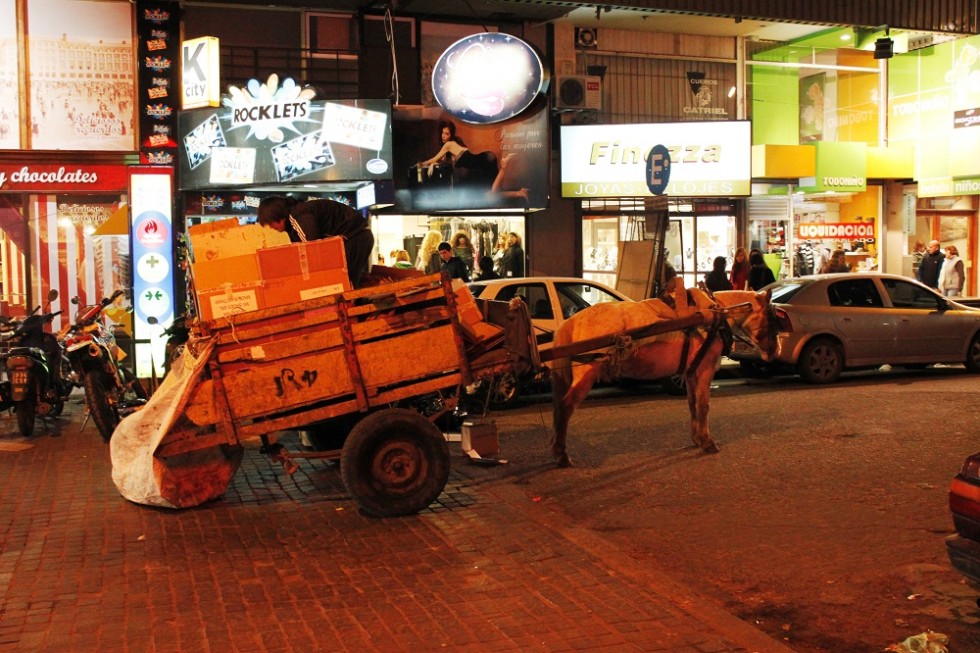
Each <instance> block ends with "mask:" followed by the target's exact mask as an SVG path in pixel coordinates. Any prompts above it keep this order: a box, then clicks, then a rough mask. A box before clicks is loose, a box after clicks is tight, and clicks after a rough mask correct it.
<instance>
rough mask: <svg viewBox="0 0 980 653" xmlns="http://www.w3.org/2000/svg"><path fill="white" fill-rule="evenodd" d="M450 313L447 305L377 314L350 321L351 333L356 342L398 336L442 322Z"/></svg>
mask: <svg viewBox="0 0 980 653" xmlns="http://www.w3.org/2000/svg"><path fill="white" fill-rule="evenodd" d="M450 315H451V313H450V311H449V308H448V307H447V306H431V307H429V308H424V309H421V310H418V311H411V312H408V313H400V314H398V315H395V314H390V315H379V316H378V319H373V320H366V321H364V322H355V323H352V324H351V333H352V335H353V337H354V340H355V341H356V342H360V341H362V340H373V339H376V338H381V337H386V336H398V335H400V334H402V333H403V332H405V331H411V330H418V329H426V328H428V327H429V325H431V324H433V323H435V322H444V321H446V320H448V319H449V318H450Z"/></svg>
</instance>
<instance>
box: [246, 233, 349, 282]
mask: <svg viewBox="0 0 980 653" xmlns="http://www.w3.org/2000/svg"><path fill="white" fill-rule="evenodd" d="M256 256H257V257H258V260H259V275H260V277H261V278H262V279H266V280H268V279H274V278H277V277H296V276H299V277H308V276H310V275H312V274H314V273H316V272H322V271H324V270H344V271H345V273H346V270H347V258H346V257H345V255H344V239H343V238H340V237H339V236H335V237H333V238H323V239H321V240H311V241H308V242H305V243H291V244H289V245H283V246H281V247H267V248H265V249H260V250H258V251H257V252H256Z"/></svg>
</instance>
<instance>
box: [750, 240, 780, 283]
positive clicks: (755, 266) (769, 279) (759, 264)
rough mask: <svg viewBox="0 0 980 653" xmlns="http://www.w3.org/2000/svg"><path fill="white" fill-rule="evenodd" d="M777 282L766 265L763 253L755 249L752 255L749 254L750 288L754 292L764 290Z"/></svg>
mask: <svg viewBox="0 0 980 653" xmlns="http://www.w3.org/2000/svg"><path fill="white" fill-rule="evenodd" d="M775 281H776V275H774V274H773V273H772V270H770V269H769V266H768V265H766V259H765V258H763V256H762V252H761V251H759V250H757V249H753V250H752V253H751V254H749V279H748V283H749V288H751V289H752V290H762V289H763V288H765V287H766V286H768V285H769V284H771V283H773V282H775Z"/></svg>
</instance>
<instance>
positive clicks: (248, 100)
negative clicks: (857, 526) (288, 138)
mask: <svg viewBox="0 0 980 653" xmlns="http://www.w3.org/2000/svg"><path fill="white" fill-rule="evenodd" d="M315 95H316V91H314V90H313V89H311V88H300V87H299V86H297V84H296V82H295V81H293V79H292V78H290V77H287V78H285V79H284V80H282V86H279V76H278V75H275V74H272V75H269V79H268V80H266V82H265V83H264V84H263V83H262V82H260V81H259V80H257V79H252V80H249V82H248V84H246V85H245V88H238V87H236V86H229V87H228V95H227V96H226V97H225V99H224V100H223V102H222V103H223V104H224V105H225V106H226V107H228V108H229V109H231V127H230V129H239V128H242V127H247V128H248V135H247V136H246V137H245V138H246V139H248V138H255V139H256V140H260V141H264V140H268V141H270V142H272V143H281V142H282V141H283V139H284V138H285V134H284V132H285V131H291V132H294V133H296V134H301V133H303V132H305V131H306V129H303V130H302V131H301V130H300V129H299V128H297V127H296V125H295V124H294V123H306V122H316V121H315V120H314V119H313V118H312V112H311V111H310V100H312V99H313V97H314V96H315Z"/></svg>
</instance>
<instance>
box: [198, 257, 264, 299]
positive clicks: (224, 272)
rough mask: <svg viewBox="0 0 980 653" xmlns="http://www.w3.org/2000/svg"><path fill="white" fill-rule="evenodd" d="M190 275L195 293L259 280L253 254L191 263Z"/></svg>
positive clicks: (257, 266)
mask: <svg viewBox="0 0 980 653" xmlns="http://www.w3.org/2000/svg"><path fill="white" fill-rule="evenodd" d="M191 274H192V275H193V277H194V288H195V289H196V290H197V291H201V290H211V289H213V288H217V287H219V286H223V285H225V284H228V283H230V284H233V285H234V284H240V283H249V282H253V281H258V280H259V278H260V277H259V262H258V259H256V257H255V254H245V255H242V256H229V257H226V258H219V259H214V260H211V261H195V262H194V263H191Z"/></svg>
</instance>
